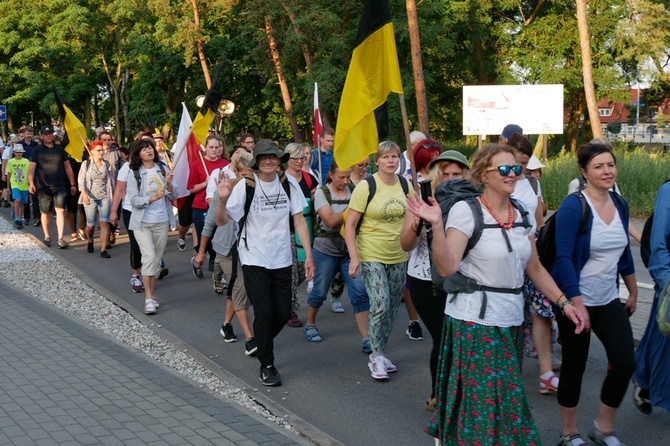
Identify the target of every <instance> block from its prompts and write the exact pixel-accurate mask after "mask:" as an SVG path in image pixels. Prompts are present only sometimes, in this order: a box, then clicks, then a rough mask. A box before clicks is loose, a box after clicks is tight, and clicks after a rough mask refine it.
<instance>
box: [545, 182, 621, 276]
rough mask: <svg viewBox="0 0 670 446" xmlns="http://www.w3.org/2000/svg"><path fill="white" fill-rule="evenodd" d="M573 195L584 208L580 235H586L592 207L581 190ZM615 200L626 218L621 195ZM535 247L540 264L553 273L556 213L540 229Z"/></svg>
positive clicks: (617, 195) (580, 222)
mask: <svg viewBox="0 0 670 446" xmlns="http://www.w3.org/2000/svg"><path fill="white" fill-rule="evenodd" d="M571 195H575V196H577V198H579V203H580V204H581V207H582V214H581V217H580V219H579V231H578V234H579V235H584V234H585V233H586V227H587V223H588V221H589V220H590V219H591V217H592V216H591V206H589V204H588V203H587V202H586V198H584V194H583V192H582V191H581V190H580V191H577V192H573V193H572V194H571ZM614 199H615V200H617V201H618V202H619V206H621V207H622V208H623V209H624V212H625V213H624V216H626V215H627V214H628V211H627V209H626V206H625V204H624V201H623V198H622V197H621V195H619V194H616V193H615V194H614ZM617 212H619V211H618V209H617ZM535 245H536V247H537V254H538V256H539V257H540V263H542V266H544V269H546V270H547V271H548V272H549V273H551V270H552V269H553V268H554V263H555V262H556V213H554V214H553V215H552V216H551V217H549V218H548V219H547V221H546V222H545V225H544V226H542V229H540V232H539V234H538V236H537V239H536V240H535Z"/></svg>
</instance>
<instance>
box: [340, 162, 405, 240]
mask: <svg viewBox="0 0 670 446" xmlns="http://www.w3.org/2000/svg"><path fill="white" fill-rule="evenodd" d="M396 176H397V177H398V180H399V181H400V186H401V187H402V191H403V193H404V194H405V195H407V194H408V193H409V184H408V183H407V179H406V178H405V177H403V176H402V175H398V174H396ZM363 181H366V182H367V183H368V190H369V192H368V199H367V201H366V202H365V208H364V209H363V212H361V218H359V219H358V224H357V225H356V234H358V232H359V231H360V230H361V224H362V223H363V216H364V215H365V210H366V209H367V208H368V205H369V204H370V202H371V201H372V199H373V198H374V196H375V193H376V192H377V181H375V177H374V176H373V175H369V176H367V177H365V178H364V179H363ZM348 213H349V208H347V209H346V210H345V211H344V219H343V221H342V227H341V228H340V235H341V236H342V238H344V225H345V222H346V220H347V214H348Z"/></svg>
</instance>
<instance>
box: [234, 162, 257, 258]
mask: <svg viewBox="0 0 670 446" xmlns="http://www.w3.org/2000/svg"><path fill="white" fill-rule="evenodd" d="M244 183H245V187H246V199H245V200H244V214H242V218H240V221H239V222H238V223H237V225H238V234H240V236H239V238H240V239H244V246H246V247H248V246H247V237H246V235H245V236H244V237H243V236H242V229H243V228H244V223H246V221H247V216H248V215H249V210H250V209H251V202H252V201H254V193H255V192H256V178H254V175H253V174H251V175H247V176H245V177H244ZM245 234H246V232H245ZM238 243H239V239H238Z"/></svg>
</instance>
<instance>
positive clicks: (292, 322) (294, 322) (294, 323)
mask: <svg viewBox="0 0 670 446" xmlns="http://www.w3.org/2000/svg"><path fill="white" fill-rule="evenodd" d="M286 325H288V326H289V327H293V328H297V327H302V322H301V321H300V318H298V315H297V314H296V313H295V311H293V312H292V313H291V317H290V318H289V319H288V322H286Z"/></svg>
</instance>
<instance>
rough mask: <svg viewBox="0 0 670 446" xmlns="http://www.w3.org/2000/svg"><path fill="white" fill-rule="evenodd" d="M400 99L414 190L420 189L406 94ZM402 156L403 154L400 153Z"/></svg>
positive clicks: (400, 95)
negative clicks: (410, 136) (410, 132)
mask: <svg viewBox="0 0 670 446" xmlns="http://www.w3.org/2000/svg"><path fill="white" fill-rule="evenodd" d="M398 97H399V99H400V111H401V112H402V124H403V127H404V128H405V145H406V146H407V153H408V154H409V165H410V169H411V171H412V185H413V186H414V190H415V191H418V190H419V184H418V182H417V179H416V169H415V168H414V149H413V148H412V142H411V140H410V138H409V120H408V119H407V107H405V95H404V94H399V95H398ZM400 156H402V154H400Z"/></svg>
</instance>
